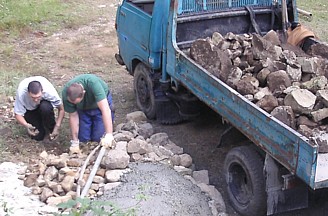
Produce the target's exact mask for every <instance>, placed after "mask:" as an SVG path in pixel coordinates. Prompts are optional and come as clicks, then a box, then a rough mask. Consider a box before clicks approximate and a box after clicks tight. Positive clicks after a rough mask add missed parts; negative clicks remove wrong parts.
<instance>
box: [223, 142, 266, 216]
mask: <svg viewBox="0 0 328 216" xmlns="http://www.w3.org/2000/svg"><path fill="white" fill-rule="evenodd" d="M263 166H264V162H263V158H262V157H261V156H260V155H259V153H258V152H257V151H256V150H255V149H254V148H253V147H252V146H239V147H235V148H233V149H232V150H230V151H229V152H228V154H227V156H226V158H225V161H224V174H225V179H226V183H227V192H228V195H229V199H230V202H231V204H232V206H233V207H234V208H235V210H236V211H237V212H239V213H240V214H241V215H245V216H254V215H258V216H260V215H264V214H265V213H266V201H267V199H266V192H265V180H264V175H263Z"/></svg>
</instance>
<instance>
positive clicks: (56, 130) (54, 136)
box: [49, 126, 59, 140]
mask: <svg viewBox="0 0 328 216" xmlns="http://www.w3.org/2000/svg"><path fill="white" fill-rule="evenodd" d="M58 135H59V127H57V126H55V128H54V130H53V131H52V133H51V134H50V135H49V136H50V140H56V139H57V138H58Z"/></svg>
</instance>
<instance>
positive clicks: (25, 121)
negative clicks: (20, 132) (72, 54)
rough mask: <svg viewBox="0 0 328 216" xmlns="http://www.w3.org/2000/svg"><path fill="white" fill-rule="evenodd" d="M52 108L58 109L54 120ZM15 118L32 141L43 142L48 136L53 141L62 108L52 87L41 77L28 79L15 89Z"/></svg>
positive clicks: (56, 134) (62, 112) (57, 132)
mask: <svg viewBox="0 0 328 216" xmlns="http://www.w3.org/2000/svg"><path fill="white" fill-rule="evenodd" d="M54 108H57V109H58V116H57V119H55V112H54ZM14 112H15V118H16V120H17V121H18V123H19V124H21V125H23V126H24V127H25V128H26V129H27V132H28V134H29V135H30V136H31V138H32V139H35V140H37V141H40V140H43V139H44V137H45V136H46V135H48V134H49V138H50V139H51V140H54V139H56V138H57V137H58V135H59V128H60V125H61V123H62V120H63V118H64V115H65V111H64V106H63V103H62V100H61V98H60V97H59V95H58V93H57V91H56V89H55V88H54V86H53V85H52V84H51V83H50V82H49V80H47V79H46V78H44V77H42V76H34V77H28V78H26V79H24V80H22V81H21V82H20V84H19V86H18V88H17V92H16V100H15V105H14Z"/></svg>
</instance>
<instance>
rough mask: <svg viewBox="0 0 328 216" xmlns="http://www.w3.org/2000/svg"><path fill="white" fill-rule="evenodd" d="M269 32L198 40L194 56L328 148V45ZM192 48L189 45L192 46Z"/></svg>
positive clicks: (289, 124)
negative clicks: (298, 42)
mask: <svg viewBox="0 0 328 216" xmlns="http://www.w3.org/2000/svg"><path fill="white" fill-rule="evenodd" d="M280 38H281V36H280V35H279V34H278V33H277V32H275V31H270V32H268V33H267V34H266V35H265V36H263V37H262V36H260V35H258V34H243V35H235V34H233V33H228V34H226V35H225V36H222V35H221V34H220V33H217V32H215V33H214V34H213V35H212V38H206V39H198V40H196V41H194V42H193V43H192V45H191V48H190V57H191V58H192V59H194V60H195V61H196V62H197V63H198V64H199V65H201V66H202V67H204V68H205V69H206V70H207V71H209V72H210V73H211V74H213V75H214V76H216V77H218V78H219V79H220V80H222V81H223V82H225V83H226V84H227V85H229V86H230V87H232V88H233V89H235V90H237V91H238V92H239V93H240V94H242V95H243V96H244V97H245V98H247V99H248V100H250V101H252V102H253V103H255V104H256V105H257V106H259V107H260V108H262V109H263V110H265V111H266V112H268V113H270V114H271V115H272V116H274V117H276V118H277V119H279V120H280V121H282V122H283V123H285V124H286V125H288V126H289V127H291V128H293V129H295V130H297V131H298V132H300V133H301V134H303V135H304V136H306V137H308V138H309V139H310V143H317V144H318V145H319V152H321V153H323V152H328V127H327V125H326V124H327V121H328V85H327V83H328V81H327V77H328V46H327V45H326V44H315V45H313V46H312V47H311V48H310V49H309V50H308V51H307V53H305V52H304V51H303V50H302V49H300V48H299V47H295V46H292V45H290V44H287V43H282V42H281V40H280ZM188 51H189V50H188Z"/></svg>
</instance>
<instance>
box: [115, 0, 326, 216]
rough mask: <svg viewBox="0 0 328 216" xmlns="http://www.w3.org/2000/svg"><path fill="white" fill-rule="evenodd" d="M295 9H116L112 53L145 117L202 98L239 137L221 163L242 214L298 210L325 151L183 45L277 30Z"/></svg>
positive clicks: (177, 117) (240, 3) (217, 3)
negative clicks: (131, 81)
mask: <svg viewBox="0 0 328 216" xmlns="http://www.w3.org/2000/svg"><path fill="white" fill-rule="evenodd" d="M297 11H298V9H297V6H296V0H123V1H122V3H121V4H120V5H119V6H118V9H117V16H116V23H115V28H116V31H117V37H118V48H119V53H117V54H116V55H115V57H116V60H117V61H118V63H119V64H121V65H125V66H126V69H127V70H128V72H129V73H130V74H131V75H133V76H134V91H135V95H136V102H137V105H138V107H139V108H140V109H141V110H142V111H143V112H144V113H145V114H146V115H147V117H148V118H150V119H157V120H158V121H159V122H161V123H163V124H174V123H177V122H180V121H182V120H185V119H189V118H192V117H193V116H195V115H197V114H198V113H199V111H200V110H201V106H202V105H203V104H206V105H207V106H209V107H210V108H211V109H213V110H214V111H215V112H217V113H218V114H219V115H220V116H222V118H224V119H225V120H227V121H228V122H229V123H230V125H232V126H233V127H234V128H237V129H238V130H239V131H240V132H242V133H243V134H244V135H245V136H246V137H247V139H248V142H247V143H245V145H242V146H238V147H234V148H232V149H231V150H230V151H229V152H228V154H227V155H226V158H225V164H224V174H225V178H226V184H227V193H228V195H229V199H230V203H231V205H232V206H233V207H234V208H235V209H236V211H237V212H239V213H240V214H242V215H251V216H254V215H263V214H265V213H266V214H267V215H272V214H276V213H279V212H285V211H289V210H293V209H300V208H306V207H307V206H308V204H309V201H308V200H309V194H312V193H314V192H316V191H322V190H324V189H325V188H327V187H328V174H325V173H328V172H327V171H326V170H325V168H326V164H327V163H326V160H327V157H328V156H327V154H319V151H318V145H316V144H313V143H310V141H309V139H308V138H307V137H305V136H303V135H301V134H300V133H298V132H297V131H296V130H294V129H292V128H291V127H289V126H287V125H286V124H284V123H282V122H281V121H279V120H278V119H276V118H274V117H273V116H271V115H270V114H268V113H267V112H265V111H264V110H262V109H261V108H259V107H258V106H256V105H254V104H253V103H252V102H250V101H249V100H247V99H246V98H245V97H244V96H242V95H241V94H240V93H238V92H237V91H236V90H234V89H233V88H231V87H230V86H228V85H227V84H226V83H225V82H223V81H222V80H220V79H219V78H218V77H216V76H213V74H211V73H209V71H207V70H206V69H204V68H203V67H202V66H201V65H199V64H198V63H196V62H195V61H194V60H193V59H191V58H190V56H189V55H188V54H186V52H185V50H188V49H189V48H190V47H191V44H192V43H193V42H194V41H195V40H197V39H199V38H206V37H211V36H212V34H213V33H214V32H219V33H221V34H222V35H225V34H227V33H229V32H232V33H234V34H245V33H259V34H262V35H263V34H265V33H267V32H269V31H270V30H275V31H282V32H284V31H285V30H286V28H287V26H288V25H290V24H291V23H297V22H298V12H297ZM259 31H260V32H259ZM306 39H307V40H308V41H307V44H308V46H310V45H311V44H315V43H317V41H315V39H312V38H310V37H309V38H306Z"/></svg>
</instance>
